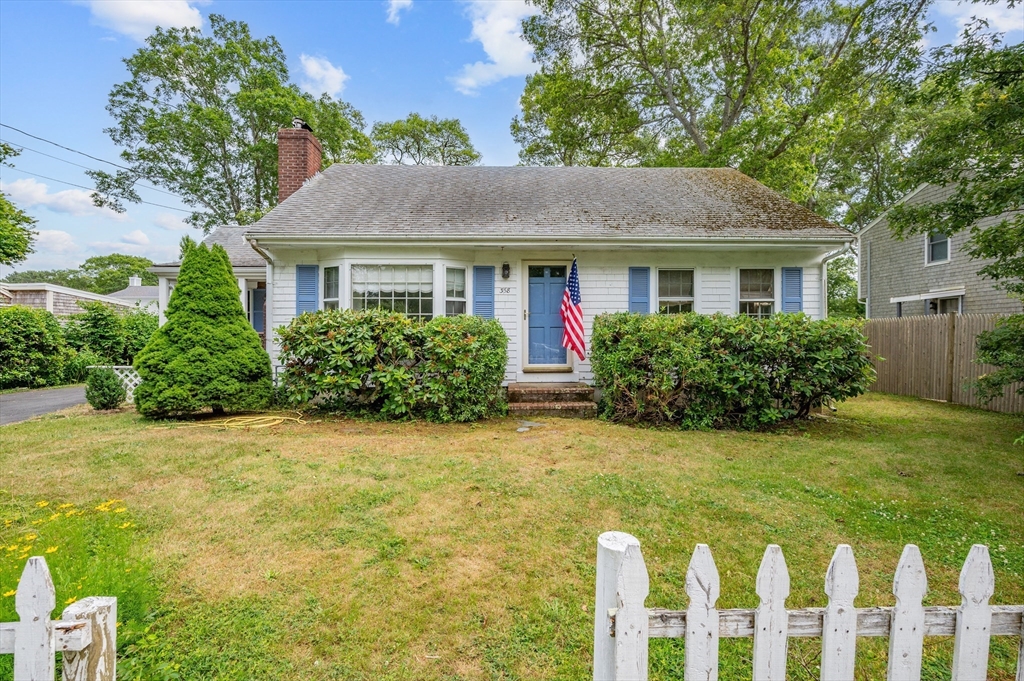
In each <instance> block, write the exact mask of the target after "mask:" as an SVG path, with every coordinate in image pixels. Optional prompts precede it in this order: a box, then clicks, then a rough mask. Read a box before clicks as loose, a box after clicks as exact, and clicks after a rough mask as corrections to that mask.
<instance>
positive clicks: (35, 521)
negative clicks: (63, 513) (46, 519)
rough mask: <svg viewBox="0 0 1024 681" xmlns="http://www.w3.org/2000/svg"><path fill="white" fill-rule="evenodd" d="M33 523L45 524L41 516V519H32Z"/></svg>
mask: <svg viewBox="0 0 1024 681" xmlns="http://www.w3.org/2000/svg"><path fill="white" fill-rule="evenodd" d="M32 524H33V525H42V524H43V519H42V518H40V519H39V520H33V521H32Z"/></svg>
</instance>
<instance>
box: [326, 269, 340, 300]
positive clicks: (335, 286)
mask: <svg viewBox="0 0 1024 681" xmlns="http://www.w3.org/2000/svg"><path fill="white" fill-rule="evenodd" d="M340 271H341V270H340V269H339V268H337V267H325V268H324V309H325V310H337V309H338V307H339V305H338V303H339V302H340V299H339V293H338V292H339V290H340V288H341V283H340V281H339V280H340V277H339V273H340Z"/></svg>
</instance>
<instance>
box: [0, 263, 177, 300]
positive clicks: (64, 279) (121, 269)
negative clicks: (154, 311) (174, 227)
mask: <svg viewBox="0 0 1024 681" xmlns="http://www.w3.org/2000/svg"><path fill="white" fill-rule="evenodd" d="M152 266H153V261H152V260H150V259H149V258H143V257H141V256H137V255H125V254H123V253H111V254H110V255H96V256H93V257H91V258H88V259H87V260H86V261H85V262H84V263H82V265H81V266H80V267H79V268H78V269H73V270H71V269H68V270H23V271H21V272H12V273H11V274H9V275H7V277H5V278H4V281H6V282H9V283H12V284H13V283H18V282H26V283H28V282H31V283H47V284H57V285H58V286H67V287H68V288H76V289H79V290H80V291H92V292H93V293H104V294H106V293H113V292H114V291H120V290H122V289H124V288H126V287H127V286H128V277H131V276H139V277H141V278H142V284H143V285H144V286H155V285H156V284H157V283H158V280H157V276H156V275H155V274H153V273H151V272H148V271H147V268H149V267H152Z"/></svg>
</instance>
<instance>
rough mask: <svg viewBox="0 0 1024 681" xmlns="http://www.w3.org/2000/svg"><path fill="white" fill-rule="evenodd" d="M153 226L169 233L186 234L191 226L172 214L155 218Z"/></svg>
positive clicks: (163, 214)
mask: <svg viewBox="0 0 1024 681" xmlns="http://www.w3.org/2000/svg"><path fill="white" fill-rule="evenodd" d="M153 224H154V225H156V226H157V227H159V228H160V229H165V230H167V231H168V232H184V231H186V230H187V229H189V226H188V225H186V224H185V222H184V221H183V220H182V219H181V218H179V217H178V216H177V215H171V214H170V213H160V214H159V215H157V216H156V217H155V218H153Z"/></svg>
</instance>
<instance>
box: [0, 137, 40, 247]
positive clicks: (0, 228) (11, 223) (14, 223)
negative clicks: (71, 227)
mask: <svg viewBox="0 0 1024 681" xmlns="http://www.w3.org/2000/svg"><path fill="white" fill-rule="evenodd" d="M19 153H21V150H20V149H15V148H14V147H12V146H11V145H9V144H7V143H5V142H0V165H6V166H9V165H11V164H10V163H8V162H7V159H8V158H11V157H13V156H17V155H18V154H19ZM35 224H36V220H35V218H33V217H32V216H30V215H28V214H27V213H26V212H25V211H23V210H21V209H20V208H18V207H17V206H15V205H14V204H13V203H11V201H10V199H8V198H7V196H5V195H4V193H3V192H0V265H13V264H15V263H18V262H22V261H23V260H24V259H25V258H27V257H28V254H29V253H31V252H32V241H33V240H34V239H35V234H36V233H35V231H33V230H32V226H33V225H35Z"/></svg>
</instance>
